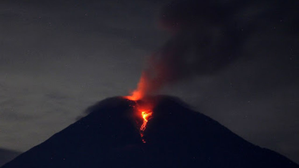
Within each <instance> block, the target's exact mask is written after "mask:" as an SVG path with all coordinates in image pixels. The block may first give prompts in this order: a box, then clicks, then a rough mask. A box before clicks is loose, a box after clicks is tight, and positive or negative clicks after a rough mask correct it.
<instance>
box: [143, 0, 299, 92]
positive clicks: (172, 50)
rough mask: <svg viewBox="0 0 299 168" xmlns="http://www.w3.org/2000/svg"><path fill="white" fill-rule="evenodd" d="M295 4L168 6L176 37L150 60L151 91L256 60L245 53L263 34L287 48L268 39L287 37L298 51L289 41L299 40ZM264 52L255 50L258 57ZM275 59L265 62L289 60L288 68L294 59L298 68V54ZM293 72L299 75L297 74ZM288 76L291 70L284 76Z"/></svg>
mask: <svg viewBox="0 0 299 168" xmlns="http://www.w3.org/2000/svg"><path fill="white" fill-rule="evenodd" d="M295 3H296V2H285V1H274V2H267V1H242V2H239V1H197V0H188V1H173V2H171V3H169V4H167V5H165V6H164V7H163V8H162V12H161V15H160V23H161V25H162V27H164V28H165V29H166V30H168V31H170V32H171V34H172V37H171V38H170V40H168V41H167V42H166V44H165V45H163V46H162V47H161V48H160V49H159V50H158V51H157V52H156V53H154V54H153V56H152V57H151V59H150V61H149V62H150V63H149V66H148V69H147V70H146V72H145V73H146V75H145V76H147V78H149V82H150V83H151V84H150V86H148V92H153V91H157V90H159V89H161V88H162V87H163V86H165V85H167V84H171V83H175V82H177V81H180V80H183V79H186V78H194V77H196V76H200V75H209V74H215V73H217V72H219V71H222V70H223V68H226V67H227V66H229V65H230V64H232V63H233V62H234V61H235V60H237V59H238V58H239V57H249V58H248V60H252V59H254V58H253V57H255V55H247V56H245V54H244V53H243V52H244V47H246V45H248V41H249V40H250V39H251V38H252V37H254V36H255V35H258V34H264V33H266V37H263V38H261V39H259V40H264V41H263V42H264V43H267V44H268V45H269V46H271V47H280V48H282V47H286V44H284V43H275V42H271V41H269V40H267V39H265V38H269V39H273V38H280V36H284V35H285V36H286V37H283V38H284V39H283V40H286V42H287V45H290V46H288V47H289V48H293V47H295V46H292V44H294V41H292V39H287V38H289V35H290V34H291V35H292V36H294V37H298V31H297V29H296V21H298V18H299V17H298V15H297V13H298V11H297V9H296V8H294V6H295V5H296V4H295ZM264 47H265V46H264ZM260 49H261V48H259V47H255V48H254V50H255V51H256V52H259V51H258V50H260ZM269 54H272V55H271V56H270V57H272V58H267V57H268V56H269V55H265V57H262V58H259V59H268V60H270V61H272V62H274V61H277V60H278V62H281V61H284V62H283V63H280V64H281V66H285V67H288V66H289V62H288V59H293V61H292V63H295V64H296V63H298V56H296V55H294V54H293V56H291V57H288V56H287V57H286V56H285V55H280V54H278V53H274V54H273V53H269ZM255 59H256V58H255ZM270 64H271V62H270ZM265 65H267V63H265ZM292 70H296V71H297V73H298V70H297V69H294V68H293V69H292ZM283 73H285V71H284V72H282V73H281V74H283ZM274 74H275V72H274ZM276 74H278V75H280V74H279V73H276ZM261 75H263V74H261ZM259 78H260V77H258V79H259ZM268 78H271V77H270V76H268ZM264 79H265V81H269V80H267V78H264Z"/></svg>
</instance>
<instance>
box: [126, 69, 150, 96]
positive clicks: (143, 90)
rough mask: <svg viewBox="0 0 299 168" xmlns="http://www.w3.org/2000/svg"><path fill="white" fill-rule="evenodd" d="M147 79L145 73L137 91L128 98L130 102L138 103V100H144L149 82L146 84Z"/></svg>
mask: <svg viewBox="0 0 299 168" xmlns="http://www.w3.org/2000/svg"><path fill="white" fill-rule="evenodd" d="M146 79H147V78H146V77H145V74H144V73H143V74H142V75H141V78H140V80H139V82H138V86H137V89H136V90H134V91H133V92H132V93H131V95H130V96H126V98H127V99H129V100H133V101H136V100H140V99H142V98H143V97H144V96H145V93H146V91H147V87H148V86H147V85H148V84H147V82H146Z"/></svg>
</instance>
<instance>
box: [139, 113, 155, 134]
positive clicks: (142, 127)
mask: <svg viewBox="0 0 299 168" xmlns="http://www.w3.org/2000/svg"><path fill="white" fill-rule="evenodd" d="M152 114H153V113H152V112H151V111H147V112H146V111H142V112H141V115H142V118H143V123H142V125H141V127H140V131H142V132H143V131H144V130H145V128H146V124H147V122H148V119H149V117H150V116H152Z"/></svg>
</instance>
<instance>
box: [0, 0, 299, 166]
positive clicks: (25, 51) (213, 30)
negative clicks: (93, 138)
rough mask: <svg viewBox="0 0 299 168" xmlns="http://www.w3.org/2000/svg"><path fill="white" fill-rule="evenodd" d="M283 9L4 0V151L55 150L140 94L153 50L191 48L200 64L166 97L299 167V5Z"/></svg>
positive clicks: (0, 118)
mask: <svg viewBox="0 0 299 168" xmlns="http://www.w3.org/2000/svg"><path fill="white" fill-rule="evenodd" d="M282 2H283V1H279V0H276V1H272V2H267V1H244V2H243V3H238V1H234V0H219V1H216V0H215V2H214V1H213V3H211V4H212V5H211V4H210V3H203V4H198V3H196V4H195V5H194V4H192V3H191V5H190V4H187V5H185V4H186V3H182V4H180V3H181V2H176V3H173V4H171V5H165V4H169V3H167V2H166V1H165V2H162V1H149V0H148V1H145V0H131V1H117V0H107V1H104V0H101V1H95V0H85V1H80V0H65V1H63V2H61V1H59V0H51V1H50V0H39V1H34V0H28V1H21V0H2V1H1V2H0V25H1V26H0V32H1V33H0V36H1V38H0V128H1V130H0V144H1V146H0V147H1V148H6V149H12V150H16V151H26V150H28V149H30V148H31V147H33V146H35V145H37V144H39V143H41V142H43V141H44V140H46V139H47V138H48V137H50V136H51V135H53V134H54V133H56V132H57V131H60V130H61V129H63V128H65V127H66V126H68V125H69V124H71V123H73V122H74V121H75V120H76V118H77V117H78V116H80V115H83V113H82V111H83V110H84V109H86V108H87V107H88V106H90V105H92V104H94V103H95V102H97V101H100V100H102V99H104V98H106V97H111V96H117V95H126V94H127V93H128V91H129V90H132V89H134V88H135V86H136V84H137V82H138V79H139V77H140V75H141V71H142V69H143V68H144V67H146V60H147V58H148V57H149V56H151V55H152V53H153V52H157V51H163V52H164V51H165V50H166V51H167V50H170V49H173V48H175V49H178V52H176V53H180V52H179V51H181V50H179V49H181V48H183V49H184V52H183V55H180V54H177V55H178V56H177V57H175V58H180V59H179V60H181V59H183V60H184V61H185V62H187V63H190V62H191V64H186V65H188V66H186V65H184V66H179V67H180V68H182V69H179V70H178V71H174V73H175V74H178V73H179V74H180V75H181V76H180V78H179V79H180V80H176V83H172V85H166V86H165V87H164V89H163V90H162V91H161V93H166V94H171V95H174V96H178V97H180V98H181V99H182V100H184V101H186V102H187V103H189V104H191V105H192V106H193V107H194V108H196V109H197V110H198V111H201V112H202V113H204V114H206V115H208V116H210V117H212V118H213V119H215V120H217V121H219V122H220V123H221V124H223V125H225V126H226V127H228V128H229V129H231V130H232V131H233V132H235V133H237V134H238V135H240V136H242V137H243V138H245V139H246V140H248V141H250V142H252V143H254V144H257V145H260V146H262V147H267V148H270V149H272V150H274V151H277V152H279V153H281V154H283V155H285V156H287V157H289V158H290V159H292V160H294V161H296V162H297V163H299V159H298V158H299V145H298V142H299V122H298V121H299V61H298V60H299V59H298V54H299V49H298V48H299V35H298V34H299V33H298V31H297V30H298V28H299V27H298V17H297V16H298V15H295V14H297V13H296V12H293V11H298V10H296V9H297V8H298V6H296V4H291V2H292V1H289V3H290V4H287V3H282ZM178 4H179V5H178ZM297 5H298V3H297ZM211 6H212V7H211ZM191 7H192V8H191ZM162 11H163V12H162ZM211 11H220V12H219V13H218V12H211ZM159 18H160V19H159ZM202 39H205V40H206V41H204V40H203V41H201V40H202ZM183 44H184V45H183ZM201 44H204V45H201ZM185 45H186V46H187V47H185ZM169 46H170V47H169ZM190 46H191V47H190ZM169 48H170V49H169ZM185 50H186V51H185ZM174 51H176V50H174ZM163 52H162V53H163ZM211 53H213V54H214V55H217V56H214V57H213V54H211ZM222 54H223V57H220V56H219V55H222ZM199 55H200V56H199ZM210 55H211V56H210ZM231 57H232V60H231V61H228V62H225V61H223V60H222V58H231ZM171 58H172V57H171ZM199 58H200V59H199ZM205 58H209V59H205ZM210 58H211V59H210ZM165 60H168V59H165ZM202 60H204V61H202ZM218 60H222V61H220V62H221V63H222V62H225V66H223V65H222V64H219V61H218ZM177 62H179V61H177ZM177 62H175V63H177ZM170 65H173V64H170ZM189 65H190V66H189ZM186 67H188V68H187V70H186ZM198 67H200V68H198ZM202 67H204V68H202ZM209 67H212V68H209ZM213 67H214V68H213ZM215 67H220V68H215ZM181 72H184V73H181ZM191 74H192V75H191ZM187 77H188V78H187Z"/></svg>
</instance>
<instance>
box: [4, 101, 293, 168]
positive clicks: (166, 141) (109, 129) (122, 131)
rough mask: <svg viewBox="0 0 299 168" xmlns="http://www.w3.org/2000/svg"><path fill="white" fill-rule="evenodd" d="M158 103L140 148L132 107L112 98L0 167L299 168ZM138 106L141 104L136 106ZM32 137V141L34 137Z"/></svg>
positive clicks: (183, 108) (175, 105)
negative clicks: (144, 141)
mask: <svg viewBox="0 0 299 168" xmlns="http://www.w3.org/2000/svg"><path fill="white" fill-rule="evenodd" d="M150 100H159V101H157V102H158V103H157V104H156V106H155V109H154V110H153V118H152V119H150V120H149V122H148V125H147V129H146V130H145V140H146V142H147V143H145V144H144V143H142V140H141V138H140V134H139V125H140V122H141V121H138V118H137V117H136V114H135V113H134V110H133V106H134V104H135V102H132V101H129V100H126V99H123V98H120V97H114V98H109V99H106V100H103V101H101V102H99V103H98V104H96V105H94V106H92V107H90V108H89V109H88V110H87V111H88V112H89V114H88V115H87V116H86V117H84V118H82V119H80V120H79V121H77V122H75V123H74V124H72V125H70V126H69V127H67V128H66V129H64V130H62V131H61V132H59V133H57V134H55V135H53V136H52V137H51V138H49V139H48V140H47V141H45V142H43V143H42V144H40V145H38V146H36V147H34V148H32V149H30V150H29V151H27V152H25V153H23V154H21V155H20V156H18V157H17V158H16V159H14V160H13V161H11V162H10V163H8V164H6V165H4V166H3V167H2V168H66V167H72V168H100V167H102V168H108V167H109V168H114V167H119V168H129V167H130V168H137V167H138V168H140V167H142V168H167V167H168V168H175V167H177V168H193V167H194V168H195V167H196V168H198V167H200V168H221V167H222V168H223V167H225V168H226V167H227V168H298V167H299V166H298V165H296V164H295V163H293V162H292V161H290V160H289V159H287V158H285V157H284V156H282V155H280V154H278V153H275V152H273V151H270V150H268V149H264V148H260V147H258V146H255V145H253V144H251V143H249V142H247V141H245V140H244V139H242V138H240V137H239V136H237V135H236V134H234V133H232V132H231V131H230V130H228V129H227V128H225V127H224V126H222V125H221V124H219V123H218V122H216V121H214V120H212V119H211V118H209V117H207V116H205V115H203V114H201V113H198V112H195V111H193V110H191V109H190V108H188V107H187V105H185V104H184V103H182V102H181V101H179V100H177V99H176V98H173V97H168V96H156V97H151V98H150ZM139 103H142V102H139ZM33 138H34V137H33Z"/></svg>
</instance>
